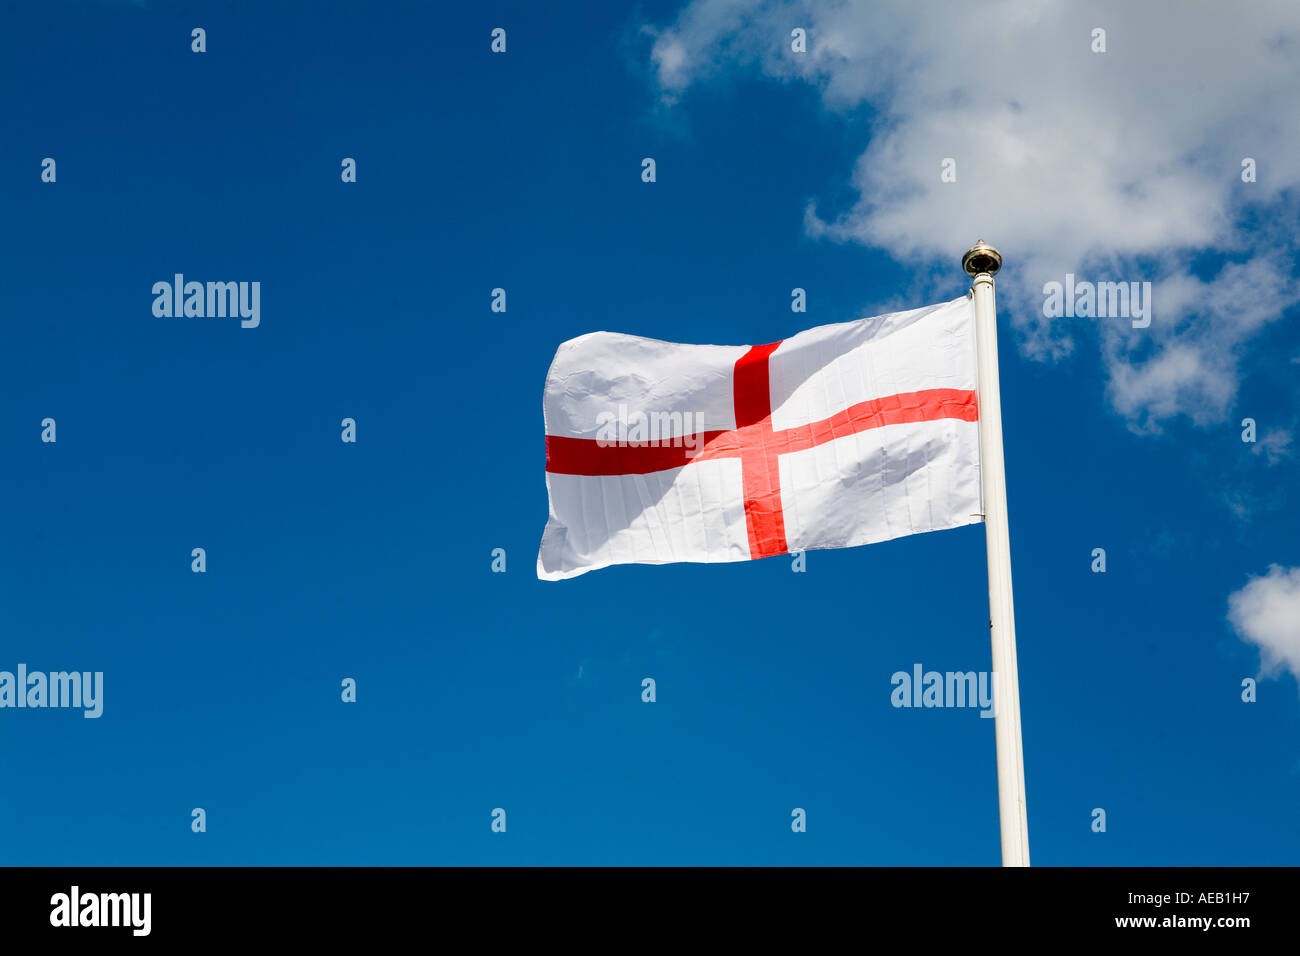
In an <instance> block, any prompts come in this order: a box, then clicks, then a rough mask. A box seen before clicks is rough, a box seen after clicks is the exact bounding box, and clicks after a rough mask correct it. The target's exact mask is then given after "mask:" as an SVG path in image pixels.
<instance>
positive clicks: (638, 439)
mask: <svg viewBox="0 0 1300 956" xmlns="http://www.w3.org/2000/svg"><path fill="white" fill-rule="evenodd" d="M543 413H544V417H545V423H546V487H547V492H548V495H549V500H550V515H549V518H548V520H547V523H546V529H545V530H544V531H543V533H542V543H541V548H540V550H539V553H538V557H537V576H538V577H539V578H542V579H544V580H559V579H563V578H571V577H575V576H577V575H579V574H584V573H586V572H587V571H592V570H595V569H597V568H603V567H607V566H609V565H612V564H667V563H670V562H675V561H699V562H718V561H747V560H751V559H755V558H764V557H770V556H773V555H780V554H787V553H791V552H795V551H805V550H812V549H818V548H848V547H854V546H856V545H863V544H870V543H872V542H876V541H886V540H889V539H890V538H897V537H900V536H902V535H906V534H916V533H918V532H922V531H936V530H940V529H943V528H954V527H958V526H960V525H966V524H972V523H974V522H978V521H980V520H981V518H982V508H981V506H980V444H979V422H978V418H979V415H978V405H977V401H976V354H975V325H974V310H973V307H972V303H971V300H970V298H968V297H963V298H960V299H955V300H953V301H952V302H947V303H944V304H941V305H932V306H927V307H926V308H923V309H915V310H912V311H909V312H893V313H889V314H887V315H879V316H875V317H874V318H868V319H859V320H857V321H855V322H844V323H840V324H836V325H823V326H819V327H818V328H814V329H809V330H808V331H806V332H800V333H798V334H797V335H794V336H792V337H790V338H788V339H784V340H782V341H780V342H773V343H770V344H767V345H753V346H743V345H742V346H725V345H681V344H677V343H673V342H661V341H658V340H655V339H647V338H641V337H639V336H634V335H621V334H618V333H612V332H593V333H590V334H588V335H583V336H580V337H578V338H576V339H571V340H570V341H568V342H565V343H563V344H562V345H561V346H560V347H559V349H558V350H557V352H556V354H555V359H554V361H553V362H552V363H551V368H550V371H549V372H548V373H547V376H546V390H545V395H544V399H543Z"/></svg>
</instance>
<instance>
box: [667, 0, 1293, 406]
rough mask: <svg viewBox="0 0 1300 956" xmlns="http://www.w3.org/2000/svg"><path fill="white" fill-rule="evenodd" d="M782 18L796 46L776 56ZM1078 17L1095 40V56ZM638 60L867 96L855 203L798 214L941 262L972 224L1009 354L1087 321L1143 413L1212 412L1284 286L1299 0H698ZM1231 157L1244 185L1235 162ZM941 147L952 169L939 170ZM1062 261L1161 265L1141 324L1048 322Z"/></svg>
mask: <svg viewBox="0 0 1300 956" xmlns="http://www.w3.org/2000/svg"><path fill="white" fill-rule="evenodd" d="M796 26H798V27H804V28H805V29H807V31H808V42H809V50H808V53H807V54H804V55H798V54H794V53H792V52H791V51H790V43H789V40H790V31H791V29H793V28H794V27H796ZM1094 27H1102V28H1104V29H1105V30H1106V31H1107V46H1108V52H1106V53H1093V52H1092V51H1091V49H1090V44H1091V32H1092V30H1093V28H1094ZM651 57H652V60H653V63H654V66H655V68H656V71H657V77H658V81H659V84H660V88H661V90H662V92H663V94H664V96H665V98H666V99H668V100H670V101H672V100H677V99H679V98H680V97H681V96H682V95H683V93H684V92H685V91H686V90H687V89H689V87H690V86H691V85H692V84H695V83H698V82H701V81H704V80H707V79H708V78H709V77H711V76H713V75H715V74H717V73H718V72H720V71H723V70H726V69H734V68H737V67H739V68H746V67H751V68H754V69H758V70H761V71H762V72H763V73H765V74H766V75H768V76H771V77H775V78H778V79H781V80H785V81H792V82H806V83H809V84H812V85H814V86H815V87H816V88H817V89H819V90H820V92H821V96H822V99H823V102H824V104H825V105H826V107H827V108H829V109H831V110H836V111H841V110H850V109H853V108H856V107H858V106H861V105H863V104H866V105H868V106H869V107H871V108H872V109H873V110H874V111H875V120H874V122H873V128H872V133H871V135H870V139H869V141H866V140H865V139H864V145H865V151H864V152H863V153H862V155H861V156H860V157H859V160H858V162H857V165H856V168H855V170H854V174H853V183H854V186H855V187H856V189H857V191H858V198H857V200H856V202H853V203H852V204H851V205H849V206H848V207H846V208H842V209H830V210H826V209H817V208H815V207H810V208H809V209H808V210H807V212H806V223H807V228H808V231H809V232H810V233H811V234H813V235H820V236H825V237H828V238H832V239H837V240H841V241H856V242H862V243H866V244H868V245H872V246H877V247H881V248H885V249H889V250H890V251H891V252H893V253H894V254H895V255H896V256H897V257H898V258H899V259H900V260H901V261H904V262H907V263H908V264H909V265H918V264H919V265H922V266H923V267H924V268H927V269H931V268H933V265H934V264H935V262H939V263H942V264H945V265H948V266H949V267H950V268H951V270H954V271H955V268H956V263H957V261H958V258H959V257H960V255H961V253H962V252H963V251H964V250H965V249H966V247H967V246H969V245H970V243H971V242H972V241H974V239H975V238H977V237H983V238H985V239H988V240H989V241H991V242H993V243H994V244H995V245H997V246H998V247H999V248H1000V250H1001V251H1002V253H1003V255H1004V257H1005V258H1006V260H1007V268H1006V269H1005V270H1004V272H1003V274H1002V275H1001V276H1000V277H999V283H998V288H999V299H1000V306H1001V307H1002V310H1003V311H1004V312H1007V313H1009V314H1010V315H1011V318H1012V321H1013V322H1014V323H1015V325H1016V327H1017V328H1018V330H1019V331H1020V332H1021V343H1022V346H1023V348H1024V349H1025V351H1026V352H1027V353H1028V354H1030V355H1033V356H1035V357H1039V358H1047V357H1060V356H1063V355H1065V354H1068V353H1069V352H1070V351H1071V350H1072V349H1074V348H1075V347H1076V344H1077V340H1079V339H1082V340H1085V341H1091V340H1093V339H1094V338H1096V339H1097V340H1099V341H1100V343H1101V347H1102V355H1103V359H1104V363H1105V368H1106V370H1107V373H1108V376H1109V383H1108V387H1107V392H1108V395H1109V397H1110V400H1111V402H1112V404H1113V406H1114V407H1115V409H1116V410H1117V411H1119V412H1120V413H1121V414H1123V415H1124V416H1125V417H1126V418H1127V419H1128V420H1129V421H1130V423H1131V424H1132V425H1133V427H1135V428H1138V429H1152V430H1154V429H1158V427H1159V423H1160V422H1161V421H1162V420H1165V419H1168V418H1171V417H1173V416H1176V415H1187V416H1190V417H1191V418H1192V419H1193V420H1194V421H1195V422H1197V423H1200V424H1208V423H1211V422H1217V421H1222V420H1223V419H1224V417H1225V416H1226V415H1227V414H1228V412H1229V410H1230V408H1231V405H1232V403H1233V401H1234V399H1235V397H1236V392H1237V387H1238V383H1239V371H1238V363H1239V361H1240V358H1241V356H1242V354H1243V352H1244V351H1245V349H1246V348H1247V347H1248V345H1249V343H1250V341H1251V340H1252V338H1253V337H1254V336H1255V334H1256V333H1257V332H1258V331H1259V329H1260V328H1262V327H1263V326H1264V325H1265V324H1267V323H1269V322H1271V321H1273V320H1275V319H1277V318H1279V317H1280V316H1281V314H1282V313H1283V312H1284V311H1285V310H1286V309H1288V308H1290V307H1291V306H1293V305H1294V304H1295V303H1296V302H1298V301H1300V288H1298V287H1297V284H1296V282H1295V281H1294V280H1292V279H1291V278H1290V276H1291V275H1292V273H1293V272H1294V271H1295V261H1296V242H1297V238H1296V235H1295V230H1294V229H1293V228H1290V226H1293V225H1294V223H1295V221H1296V220H1297V218H1300V206H1298V204H1297V202H1296V195H1297V192H1295V191H1294V190H1296V188H1297V187H1300V124H1297V123H1296V122H1294V116H1295V103H1296V101H1297V98H1298V97H1300V3H1296V2H1295V0H1256V2H1254V3H1252V4H1250V6H1249V8H1248V10H1246V11H1243V10H1241V9H1237V8H1234V7H1232V6H1231V5H1229V4H1223V3H1218V2H1202V3H1195V2H1186V0H1183V2H1169V0H1162V2H1155V0H1148V2H1143V3H1127V2H1125V3H1118V2H1112V3H1095V4H1089V5H1087V6H1086V7H1084V6H1083V5H1077V4H1068V3H1066V2H1063V0H1043V2H1038V3H1025V2H1023V0H1001V2H998V0H988V2H985V3H982V4H961V3H952V4H944V5H942V6H939V5H936V4H931V3H926V4H893V3H876V2H871V3H866V2H835V0H797V2H775V0H749V2H745V0H694V2H692V3H690V4H688V5H687V7H686V8H685V9H684V10H683V11H682V13H681V14H680V16H679V17H678V19H677V21H676V22H675V23H674V24H672V25H671V26H669V27H667V28H665V29H662V30H659V31H658V32H657V33H656V39H655V42H654V45H653V49H652V51H651ZM1247 156H1249V157H1252V158H1253V159H1255V160H1256V162H1257V164H1258V181H1257V182H1255V183H1249V184H1247V183H1243V182H1242V181H1241V161H1242V159H1243V158H1244V157H1247ZM946 157H953V158H955V159H956V160H957V173H958V176H957V182H956V183H942V182H941V181H940V178H939V168H940V162H941V161H942V160H943V159H944V158H946ZM837 172H838V171H835V170H827V179H828V180H829V179H831V178H833V177H834V175H836V174H837ZM824 185H825V183H824V182H818V183H811V182H810V183H809V184H808V190H809V192H812V191H813V190H816V189H820V188H822V187H823V186H824ZM1288 190H1292V191H1291V192H1288ZM1261 212H1262V214H1261ZM1248 224H1252V225H1253V226H1254V228H1251V226H1250V225H1248ZM1284 224H1290V226H1288V225H1284ZM1207 254H1208V256H1209V257H1210V260H1211V261H1212V262H1213V263H1215V268H1214V269H1213V270H1212V271H1213V272H1214V274H1215V278H1214V279H1212V281H1210V282H1202V281H1201V280H1199V279H1198V278H1196V277H1195V276H1194V275H1193V274H1192V271H1191V269H1190V262H1191V260H1192V259H1193V258H1194V257H1196V256H1198V255H1207ZM1066 272H1074V273H1075V274H1076V275H1078V276H1079V278H1081V279H1084V278H1088V279H1093V280H1094V281H1105V280H1119V281H1151V282H1153V283H1154V284H1155V286H1156V289H1155V314H1154V319H1153V322H1152V325H1151V327H1150V328H1149V329H1146V330H1135V329H1132V328H1131V327H1130V326H1129V324H1128V323H1127V322H1123V321H1122V320H1114V319H1109V320H1107V319H1102V320H1091V319H1054V320H1048V319H1045V318H1043V317H1042V313H1041V304H1042V286H1043V283H1045V282H1048V281H1053V280H1055V281H1061V280H1062V279H1063V277H1064V274H1065V273H1066ZM949 274H950V273H949ZM948 286H949V287H950V286H951V279H949V280H948ZM949 291H950V288H949Z"/></svg>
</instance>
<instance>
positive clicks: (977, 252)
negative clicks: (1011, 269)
mask: <svg viewBox="0 0 1300 956" xmlns="http://www.w3.org/2000/svg"><path fill="white" fill-rule="evenodd" d="M961 267H962V268H963V269H965V270H966V274H967V275H972V276H977V275H979V274H980V273H981V272H987V273H988V274H989V275H991V276H992V275H997V272H998V270H999V269H1001V268H1002V253H1000V252H998V251H997V250H996V249H994V248H993V247H992V246H990V245H989V244H988V243H987V242H985V241H984V240H983V239H977V240H976V241H975V245H973V246H971V247H970V248H969V249H967V250H966V255H964V256H962V257H961Z"/></svg>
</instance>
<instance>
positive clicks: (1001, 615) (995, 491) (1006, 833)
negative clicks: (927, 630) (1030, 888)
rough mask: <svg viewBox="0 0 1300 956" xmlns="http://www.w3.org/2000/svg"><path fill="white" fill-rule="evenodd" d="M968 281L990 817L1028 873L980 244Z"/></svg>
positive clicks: (992, 360) (988, 278)
mask: <svg viewBox="0 0 1300 956" xmlns="http://www.w3.org/2000/svg"><path fill="white" fill-rule="evenodd" d="M961 265H962V268H963V269H964V270H966V272H967V274H969V275H970V276H972V277H973V278H974V281H973V283H972V285H971V293H970V294H971V297H972V298H973V299H974V303H975V349H976V366H977V370H978V371H977V375H978V383H977V395H978V400H979V430H980V491H981V496H982V498H983V500H984V542H985V550H986V552H987V555H988V571H989V631H990V638H991V641H992V644H993V700H994V716H993V735H994V738H995V741H996V746H997V760H998V817H999V820H1000V823H1001V830H1002V865H1003V866H1028V865H1029V824H1028V818H1027V814H1026V807H1025V760H1024V751H1023V746H1022V743H1021V737H1020V681H1019V679H1018V677H1017V676H1016V618H1015V610H1014V608H1013V605H1012V595H1011V533H1010V530H1009V528H1008V526H1007V475H1006V467H1005V464H1004V462H1003V458H1002V396H1001V392H1000V389H999V386H998V338H997V335H998V325H997V309H996V306H995V304H994V300H993V276H994V275H995V274H996V273H997V271H998V270H999V269H1001V268H1002V256H1001V254H999V252H998V251H997V250H996V249H994V248H993V247H992V246H990V245H988V244H986V243H985V242H984V240H983V239H981V240H979V241H978V242H976V243H975V245H973V246H972V247H971V248H970V249H969V250H968V251H967V252H966V254H965V255H964V256H962V259H961Z"/></svg>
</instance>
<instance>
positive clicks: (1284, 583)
mask: <svg viewBox="0 0 1300 956" xmlns="http://www.w3.org/2000/svg"><path fill="white" fill-rule="evenodd" d="M1228 620H1229V622H1230V623H1231V624H1232V626H1233V628H1234V629H1235V630H1236V632H1237V634H1238V636H1239V637H1241V639H1242V640H1244V641H1248V642H1250V643H1251V644H1256V645H1258V646H1259V649H1260V659H1261V667H1262V670H1263V673H1264V674H1265V675H1266V676H1268V675H1274V674H1276V673H1278V672H1279V671H1281V670H1282V669H1283V668H1286V669H1287V670H1289V671H1290V672H1291V673H1292V674H1293V675H1295V677H1296V679H1297V680H1300V567H1296V568H1283V567H1281V566H1280V565H1276V564H1274V565H1272V566H1270V567H1269V569H1268V574H1266V575H1265V576H1264V577H1262V578H1252V579H1251V580H1250V582H1249V583H1248V584H1247V585H1246V586H1245V587H1243V588H1242V589H1241V590H1240V591H1236V592H1234V593H1233V594H1232V595H1231V596H1229V598H1228Z"/></svg>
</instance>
